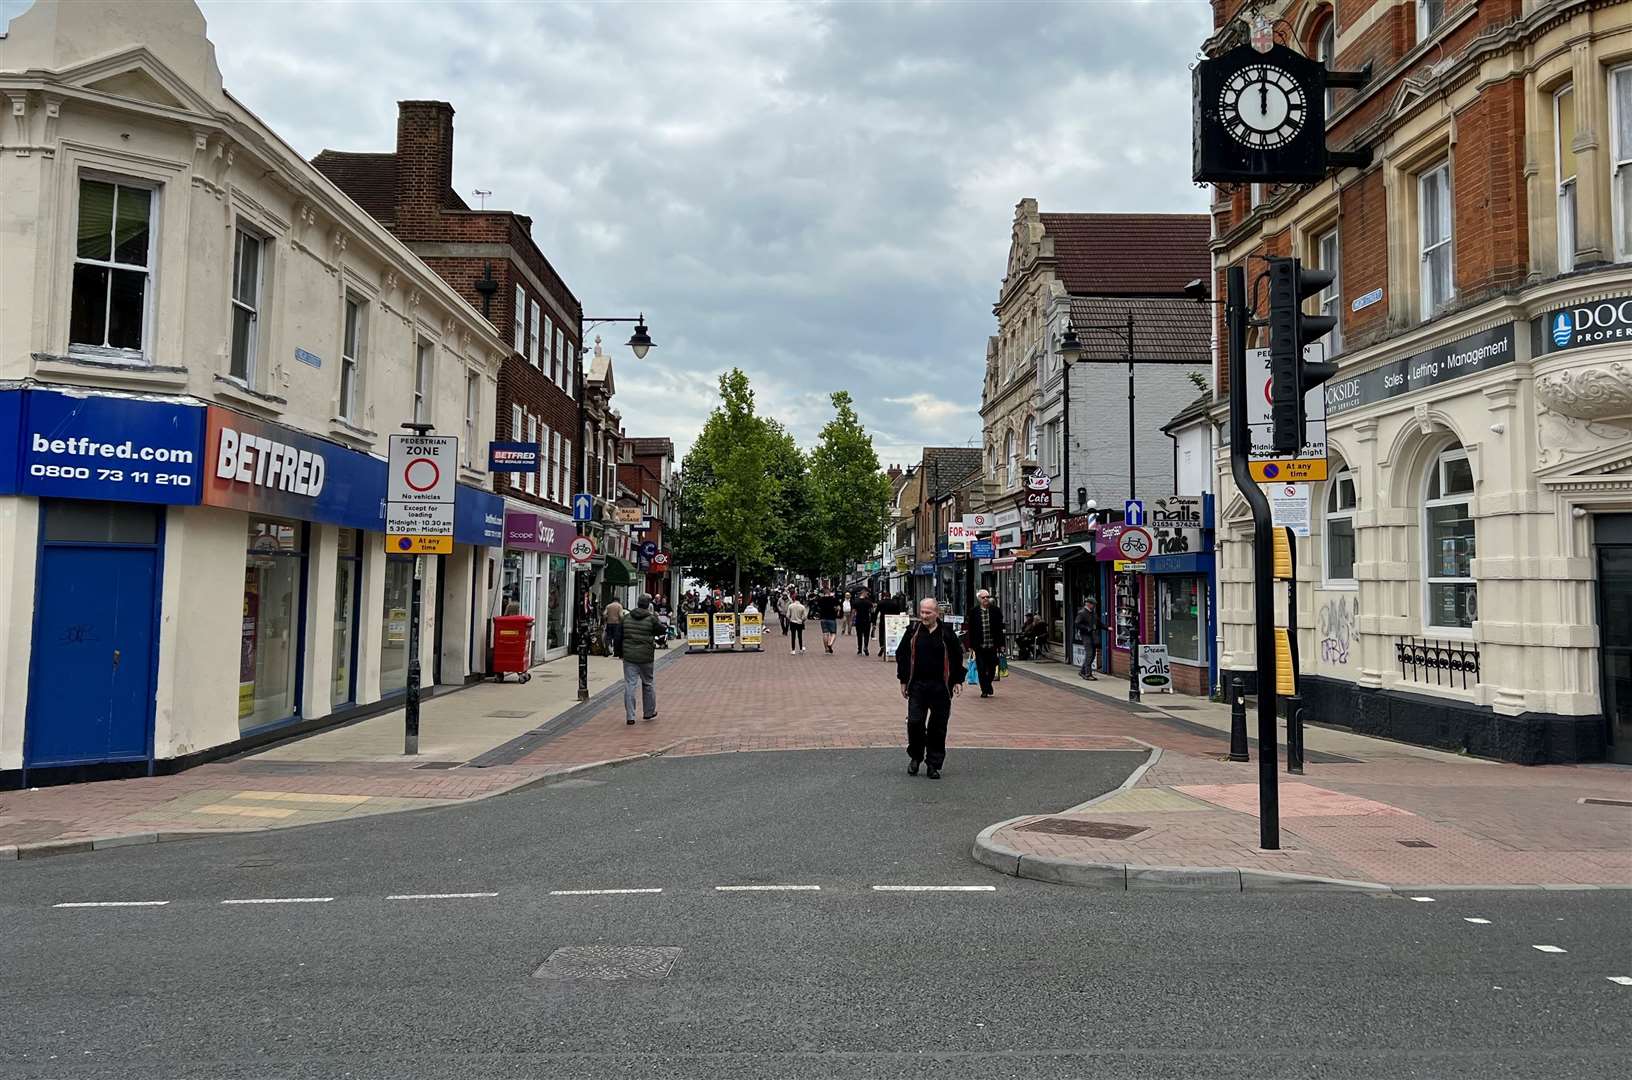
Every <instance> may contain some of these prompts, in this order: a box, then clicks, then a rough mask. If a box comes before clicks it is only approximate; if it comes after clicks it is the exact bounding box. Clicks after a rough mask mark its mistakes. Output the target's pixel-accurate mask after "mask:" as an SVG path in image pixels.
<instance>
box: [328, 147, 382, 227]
mask: <svg viewBox="0 0 1632 1080" xmlns="http://www.w3.org/2000/svg"><path fill="white" fill-rule="evenodd" d="M312 166H313V167H314V168H315V169H317V171H318V172H320V173H322V174H323V175H324V176H326V177H328V178H329V180H330V181H331V182H333V184H334V186H335V187H338V188H339V189H340V190H341V191H344V192H345V193H346V195H347V196H349V197H350V199H351V201H352V202H354V203H356V204H357V205H358V206H360V207H362V208H363V209H364V210H367V211H368V213H369V216H370V217H372V218H374V219H375V220H377V221H383V222H386V223H388V224H389V223H390V222H392V221H395V220H396V217H397V155H395V154H347V153H343V152H341V151H339V150H325V151H323V152H322V153H321V154H319V155H317V156H316V157H315V158H313V159H312Z"/></svg>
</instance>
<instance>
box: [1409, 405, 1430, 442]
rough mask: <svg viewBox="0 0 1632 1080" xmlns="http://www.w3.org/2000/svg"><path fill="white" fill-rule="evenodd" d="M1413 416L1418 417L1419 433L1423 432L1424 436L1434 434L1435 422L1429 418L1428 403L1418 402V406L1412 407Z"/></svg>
mask: <svg viewBox="0 0 1632 1080" xmlns="http://www.w3.org/2000/svg"><path fill="white" fill-rule="evenodd" d="M1411 415H1412V416H1414V417H1416V420H1417V430H1418V431H1420V432H1422V433H1423V434H1424V435H1431V434H1433V431H1434V421H1433V420H1432V419H1431V418H1430V417H1429V416H1428V405H1427V403H1426V402H1418V403H1417V404H1416V405H1414V406H1412V408H1411Z"/></svg>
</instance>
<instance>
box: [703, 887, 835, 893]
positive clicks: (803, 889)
mask: <svg viewBox="0 0 1632 1080" xmlns="http://www.w3.org/2000/svg"><path fill="white" fill-rule="evenodd" d="M714 891H715V892H821V891H822V887H821V886H820V885H716V886H714Z"/></svg>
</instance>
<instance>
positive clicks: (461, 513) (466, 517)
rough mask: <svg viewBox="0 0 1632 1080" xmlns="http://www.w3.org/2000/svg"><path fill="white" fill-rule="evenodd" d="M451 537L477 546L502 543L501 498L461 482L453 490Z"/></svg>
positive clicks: (501, 544) (502, 508) (502, 504)
mask: <svg viewBox="0 0 1632 1080" xmlns="http://www.w3.org/2000/svg"><path fill="white" fill-rule="evenodd" d="M453 539H454V541H455V542H457V543H460V544H474V545H475V546H476V547H503V546H504V500H503V499H502V498H500V497H499V496H497V495H495V494H493V493H492V492H491V491H483V490H482V489H481V488H473V487H470V486H469V485H466V484H460V485H459V487H458V488H457V489H455V491H454V494H453Z"/></svg>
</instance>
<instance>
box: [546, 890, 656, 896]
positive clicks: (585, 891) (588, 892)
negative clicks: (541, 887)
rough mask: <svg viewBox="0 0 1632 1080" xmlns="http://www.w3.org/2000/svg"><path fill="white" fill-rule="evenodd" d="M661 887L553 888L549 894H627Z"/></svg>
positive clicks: (647, 891)
mask: <svg viewBox="0 0 1632 1080" xmlns="http://www.w3.org/2000/svg"><path fill="white" fill-rule="evenodd" d="M662 891H663V890H662V889H553V890H551V892H550V895H551V896H628V895H631V894H634V893H660V892H662Z"/></svg>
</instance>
